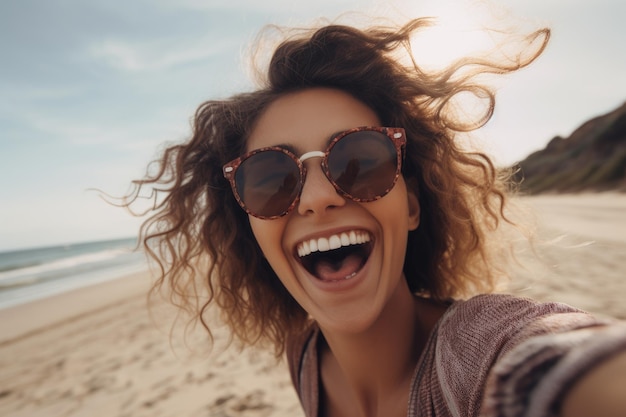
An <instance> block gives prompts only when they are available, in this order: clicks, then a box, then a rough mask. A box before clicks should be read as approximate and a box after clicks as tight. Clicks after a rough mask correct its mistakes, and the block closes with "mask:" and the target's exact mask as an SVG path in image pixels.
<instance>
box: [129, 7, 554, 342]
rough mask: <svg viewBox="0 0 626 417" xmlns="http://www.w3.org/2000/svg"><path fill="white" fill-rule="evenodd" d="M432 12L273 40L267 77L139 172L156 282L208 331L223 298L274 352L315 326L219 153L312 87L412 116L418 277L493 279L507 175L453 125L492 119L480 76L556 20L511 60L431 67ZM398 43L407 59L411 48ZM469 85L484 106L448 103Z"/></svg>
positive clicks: (441, 287)
mask: <svg viewBox="0 0 626 417" xmlns="http://www.w3.org/2000/svg"><path fill="white" fill-rule="evenodd" d="M428 25H430V21H429V20H428V19H415V20H412V21H410V22H408V23H407V24H405V25H403V26H401V27H382V26H377V27H372V28H369V29H365V30H360V29H356V28H354V27H350V26H342V25H327V26H324V27H321V28H317V29H311V30H299V31H297V32H296V33H295V34H291V35H290V36H289V37H288V38H287V39H286V40H284V41H283V42H282V43H281V44H280V45H279V46H278V47H277V48H276V49H275V51H274V53H273V56H272V58H271V62H270V63H269V68H268V69H267V77H266V80H265V83H264V85H263V86H262V87H260V88H259V89H258V90H257V91H253V92H249V93H244V94H239V95H235V96H233V97H231V98H229V99H226V100H216V101H207V102H205V103H203V104H202V105H201V106H200V107H199V108H198V110H197V112H196V114H195V119H194V126H193V136H192V137H191V139H190V140H189V141H187V142H185V143H182V144H177V145H174V146H171V147H169V148H167V149H166V150H165V151H164V153H163V155H162V157H161V158H160V159H159V160H157V161H155V162H154V163H153V164H154V165H152V167H156V168H157V169H156V171H155V172H153V173H148V174H147V175H146V177H145V178H144V179H141V180H137V181H134V182H133V183H134V186H135V188H134V191H133V193H131V194H130V195H129V196H128V197H127V200H126V205H129V206H130V205H131V204H132V203H134V202H135V201H136V200H137V199H138V198H139V196H140V194H142V190H145V189H151V190H152V193H156V194H163V193H164V194H163V195H164V197H163V198H159V197H158V196H157V197H155V204H154V206H153V207H152V209H151V211H152V212H153V214H152V216H151V217H150V218H149V219H148V220H147V221H145V222H144V224H143V226H142V228H141V231H140V233H141V238H142V240H143V243H144V246H145V249H146V250H147V252H148V254H149V255H151V256H152V257H153V258H154V259H155V260H156V261H157V263H158V265H159V267H160V277H159V279H158V281H157V283H156V284H155V287H154V288H153V290H155V291H156V290H159V289H163V288H166V289H167V290H168V291H169V293H170V295H171V300H172V301H173V302H175V303H176V304H177V305H179V306H181V307H183V308H185V309H188V310H190V311H191V312H192V313H193V314H194V315H195V317H196V318H199V319H200V320H201V321H202V323H203V324H204V326H205V327H206V328H207V330H209V333H210V329H209V326H208V324H207V322H206V320H205V314H206V313H207V309H208V307H209V306H211V305H213V304H214V305H216V306H218V307H219V309H220V311H221V315H222V318H223V319H224V320H225V321H226V323H227V324H228V325H229V327H230V329H231V330H232V332H233V336H234V337H235V338H236V339H238V340H239V341H240V342H243V343H244V344H255V343H259V342H269V343H270V344H272V345H273V346H274V348H275V351H276V353H277V354H280V353H281V352H282V351H283V350H284V347H285V342H286V339H287V337H288V336H289V335H290V334H294V333H297V332H300V331H302V330H303V329H304V328H306V326H307V323H308V320H309V318H308V316H307V313H306V312H305V311H304V310H303V309H302V308H301V307H300V306H299V305H298V303H297V302H296V301H295V300H294V299H293V298H292V297H291V295H290V294H289V293H288V292H287V290H286V289H285V288H284V287H283V285H282V284H281V282H280V280H279V278H278V277H277V276H276V274H275V273H274V271H273V270H272V268H271V267H270V265H269V264H268V262H267V261H266V260H265V258H264V257H263V255H262V253H261V250H260V248H259V246H258V244H257V242H256V240H255V238H254V236H253V234H252V231H251V228H250V224H249V221H248V217H247V214H246V213H245V212H244V211H243V210H241V208H240V207H239V206H238V204H237V202H236V200H235V198H234V197H233V195H232V193H231V190H230V187H229V184H228V182H227V180H226V179H225V178H224V177H223V175H222V166H223V165H224V164H225V163H226V162H228V161H230V160H232V159H234V158H236V157H237V156H239V155H240V154H242V153H243V152H244V148H245V146H246V140H247V138H248V137H249V135H250V132H251V130H252V129H253V127H254V123H255V121H256V120H257V119H258V117H259V116H260V115H261V114H262V112H263V111H264V110H265V109H266V108H267V106H268V105H269V104H270V103H272V102H273V101H274V100H276V99H277V98H278V97H281V96H283V95H284V94H286V93H289V92H293V91H296V90H302V89H307V88H314V87H330V88H335V89H340V90H342V91H344V92H347V93H349V94H351V95H352V96H354V97H355V98H357V99H358V100H360V101H362V102H363V103H365V104H366V105H367V106H369V107H370V108H371V109H373V110H374V111H375V112H376V114H377V115H378V117H379V119H380V121H381V122H382V125H383V126H398V127H403V128H404V129H405V130H406V133H407V139H408V143H407V147H406V158H405V162H404V165H403V167H402V173H403V175H404V178H405V179H406V182H407V184H408V186H409V187H412V188H413V189H414V190H415V192H416V194H417V195H418V198H419V203H420V206H421V219H420V226H419V228H417V230H415V231H413V232H410V233H409V238H408V245H407V249H406V258H405V264H404V273H405V275H406V278H407V280H408V283H409V286H410V288H411V290H412V291H414V292H415V293H420V294H423V295H426V296H429V297H432V298H434V299H438V300H443V299H450V298H457V297H464V296H467V295H469V294H471V293H474V292H477V291H490V290H492V289H493V285H494V282H495V281H496V278H497V277H498V275H500V274H501V272H502V269H501V268H498V264H497V262H495V259H496V258H498V257H499V255H500V251H501V245H499V244H498V243H499V242H497V241H496V244H493V243H494V240H493V239H495V237H493V236H492V235H493V232H494V231H496V230H497V229H498V227H499V225H500V224H501V223H502V222H503V221H507V217H506V215H505V211H504V210H505V204H506V203H507V198H508V197H507V195H508V191H509V189H508V187H509V185H508V182H507V181H508V179H507V177H506V176H503V175H501V173H500V172H499V171H498V170H497V169H496V168H495V167H494V165H493V163H492V162H491V161H490V159H489V158H488V157H487V156H485V155H484V154H482V153H476V152H468V151H465V150H463V149H461V147H460V146H459V145H458V144H457V143H456V141H455V137H456V135H457V133H458V132H460V131H469V130H472V129H474V128H476V127H479V126H482V125H483V124H484V123H486V121H487V120H488V119H489V118H490V117H491V114H492V112H493V108H494V103H495V98H494V94H493V93H492V91H490V89H488V88H486V87H485V86H483V85H481V84H479V83H478V82H477V78H478V76H480V75H482V74H486V73H509V72H512V71H515V70H517V69H519V68H521V67H523V66H525V65H528V64H529V63H530V62H532V61H533V60H534V59H535V58H536V57H537V56H538V55H539V54H540V53H541V52H542V50H543V49H544V47H545V45H546V43H547V41H548V38H549V31H548V30H547V29H543V30H539V31H536V32H534V33H532V35H531V36H530V37H529V38H528V39H527V40H528V45H531V44H533V45H535V47H534V51H533V52H532V53H530V54H527V50H526V52H524V53H526V55H524V53H522V52H520V53H519V54H517V55H516V56H515V57H513V58H510V57H509V59H508V60H507V61H506V62H504V63H503V62H496V61H497V60H494V59H486V58H471V57H465V58H462V59H460V60H458V61H456V62H454V63H453V64H452V65H450V66H449V67H447V68H446V69H445V70H442V71H437V72H430V73H429V72H426V71H424V70H423V69H422V68H421V67H420V65H418V63H417V60H415V59H414V57H413V56H412V54H411V45H410V39H411V36H413V35H414V34H415V32H417V31H419V30H420V29H422V28H424V27H426V26H428ZM527 49H528V48H527ZM399 53H402V54H403V55H404V56H405V57H408V58H409V60H405V61H406V62H401V61H402V60H401V59H398V56H399V55H398V54H399ZM500 61H501V60H500ZM468 92H469V93H471V94H474V95H476V96H477V97H481V98H484V99H486V102H487V103H488V104H487V106H486V110H485V112H484V114H483V115H482V116H481V117H479V118H478V120H473V121H469V122H468V121H466V120H462V119H460V118H459V117H457V116H454V115H453V114H452V113H451V110H450V108H451V107H450V103H451V101H452V100H453V99H454V98H455V97H457V95H458V94H460V93H468ZM199 287H200V288H202V291H200V290H199V289H198V288H199ZM200 293H202V294H200Z"/></svg>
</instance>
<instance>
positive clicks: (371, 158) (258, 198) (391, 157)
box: [223, 127, 406, 220]
mask: <svg viewBox="0 0 626 417" xmlns="http://www.w3.org/2000/svg"><path fill="white" fill-rule="evenodd" d="M405 144H406V137H405V133H404V129H402V128H396V127H356V128H354V129H350V130H346V131H344V132H340V133H338V134H336V135H334V136H333V137H332V138H331V139H330V142H329V144H328V147H327V148H326V150H325V151H324V152H321V151H312V152H307V153H305V154H304V155H302V156H300V157H298V156H296V155H295V154H294V153H292V152H291V151H289V150H288V149H285V148H283V147H279V146H269V147H265V148H260V149H256V150H254V151H252V152H249V153H246V154H245V155H242V156H240V157H239V158H236V159H234V160H232V161H230V162H229V163H227V164H226V165H224V168H223V172H224V177H225V178H226V179H227V180H228V181H229V182H230V186H231V187H232V190H233V194H234V196H235V199H236V200H237V202H238V203H239V205H240V206H241V207H242V208H243V209H244V210H245V211H246V212H247V213H248V214H250V215H252V216H254V217H258V218H260V219H268V220H269V219H276V218H278V217H281V216H284V215H286V214H287V213H289V212H290V211H291V210H292V209H293V208H294V207H295V206H296V204H297V203H298V200H299V198H300V192H301V191H302V186H303V184H304V180H305V178H306V168H305V167H304V164H303V162H304V161H306V160H307V159H310V158H322V170H323V172H324V174H325V175H326V177H327V178H328V180H329V181H330V183H331V184H332V185H333V186H334V187H335V189H336V190H337V192H338V193H339V194H340V195H342V196H343V197H346V198H349V199H351V200H354V201H357V202H369V201H375V200H378V199H379V198H381V197H383V196H385V195H386V194H387V193H388V192H389V191H391V189H392V188H393V186H394V185H395V183H396V181H397V180H398V176H399V175H400V169H401V166H402V157H403V149H404V146H405Z"/></svg>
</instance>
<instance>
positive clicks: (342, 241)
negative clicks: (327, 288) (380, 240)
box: [296, 230, 373, 282]
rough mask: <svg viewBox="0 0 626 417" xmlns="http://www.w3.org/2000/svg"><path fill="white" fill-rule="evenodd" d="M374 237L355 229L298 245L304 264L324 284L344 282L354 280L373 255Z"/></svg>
mask: <svg viewBox="0 0 626 417" xmlns="http://www.w3.org/2000/svg"><path fill="white" fill-rule="evenodd" d="M372 247H373V245H372V238H371V236H370V234H369V233H367V232H364V231H356V230H352V231H350V232H344V233H340V234H337V235H332V236H330V237H328V238H319V239H310V240H307V241H304V242H301V243H299V244H298V245H297V247H296V251H297V254H298V259H299V260H300V263H301V264H302V266H303V267H304V269H306V270H307V271H308V272H309V273H310V274H311V275H313V276H314V277H316V278H317V279H319V280H321V281H326V282H334V281H343V280H346V279H350V278H352V277H354V276H355V275H356V274H357V273H358V272H359V271H360V270H361V268H363V266H364V265H365V263H366V262H367V260H368V259H369V256H370V254H371V253H372Z"/></svg>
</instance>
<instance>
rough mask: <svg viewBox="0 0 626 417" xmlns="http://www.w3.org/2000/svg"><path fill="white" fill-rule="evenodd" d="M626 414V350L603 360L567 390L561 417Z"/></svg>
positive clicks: (613, 416) (619, 415) (605, 416)
mask: <svg viewBox="0 0 626 417" xmlns="http://www.w3.org/2000/svg"><path fill="white" fill-rule="evenodd" d="M588 416H596V417H623V416H626V352H622V353H620V354H618V355H616V356H614V357H611V358H609V359H608V360H606V361H604V362H601V363H600V364H599V365H598V366H596V367H595V368H593V369H591V370H589V371H588V372H587V373H585V374H584V375H583V376H582V377H581V378H580V379H579V380H578V381H577V382H576V383H575V384H574V386H573V387H572V388H571V389H570V390H569V391H568V392H567V394H566V395H565V398H564V400H563V407H562V409H561V417H588Z"/></svg>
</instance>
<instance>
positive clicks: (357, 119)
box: [246, 88, 380, 152]
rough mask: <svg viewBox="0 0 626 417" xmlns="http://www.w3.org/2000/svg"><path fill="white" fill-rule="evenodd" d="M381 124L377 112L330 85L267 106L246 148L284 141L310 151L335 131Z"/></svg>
mask: <svg viewBox="0 0 626 417" xmlns="http://www.w3.org/2000/svg"><path fill="white" fill-rule="evenodd" d="M379 125H380V121H379V119H378V116H377V115H376V113H375V112H374V111H373V110H372V109H371V108H370V107H368V106H366V105H365V104H364V103H363V102H361V101H359V100H357V99H356V98H354V97H353V96H351V95H350V94H348V93H345V92H343V91H340V90H334V89H328V88H315V89H309V90H302V91H297V92H293V93H289V94H286V95H284V96H282V97H280V98H278V99H277V100H275V101H274V102H272V104H270V105H269V106H268V107H267V109H266V110H265V111H264V112H263V113H262V114H261V116H260V117H259V119H258V120H257V122H256V124H255V126H254V128H253V129H252V132H251V134H250V137H249V138H248V142H247V144H246V149H247V150H248V151H250V150H253V149H258V148H262V147H265V146H274V145H282V144H284V145H290V146H292V147H293V148H295V149H298V150H299V151H301V152H308V151H311V150H319V149H321V148H323V147H324V144H325V143H326V142H327V141H328V139H329V138H330V136H331V135H332V134H333V133H336V132H340V131H343V130H347V129H351V128H353V127H358V126H379Z"/></svg>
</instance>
